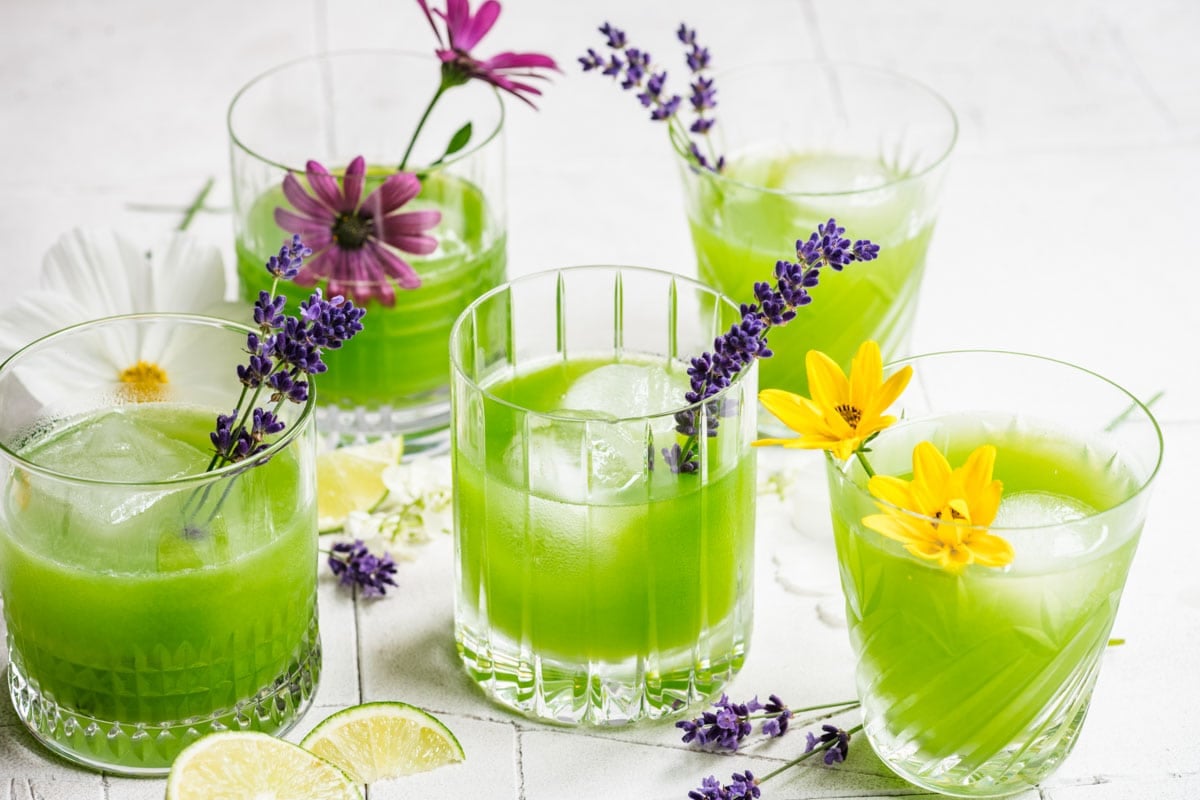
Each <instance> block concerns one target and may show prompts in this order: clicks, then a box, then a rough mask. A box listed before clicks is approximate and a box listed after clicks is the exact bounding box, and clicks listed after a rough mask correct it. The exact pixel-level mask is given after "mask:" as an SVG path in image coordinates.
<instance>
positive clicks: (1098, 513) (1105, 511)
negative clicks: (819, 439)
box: [825, 348, 1163, 535]
mask: <svg viewBox="0 0 1200 800" xmlns="http://www.w3.org/2000/svg"><path fill="white" fill-rule="evenodd" d="M971 355H984V356H1001V357H1013V358H1019V359H1032V360H1035V361H1040V362H1043V363H1046V364H1053V365H1056V366H1059V367H1065V368H1067V369H1069V370H1072V371H1074V372H1077V373H1082V374H1083V375H1086V376H1090V377H1091V378H1095V379H1097V380H1099V381H1101V382H1102V383H1105V384H1107V385H1108V386H1110V387H1111V388H1113V389H1116V390H1117V392H1119V393H1120V394H1122V395H1124V396H1125V397H1126V398H1127V399H1128V400H1129V406H1130V409H1131V410H1132V411H1137V410H1139V409H1140V410H1141V412H1142V413H1143V414H1144V415H1145V417H1146V419H1147V420H1149V421H1150V425H1151V429H1152V431H1153V434H1154V437H1155V441H1156V443H1157V446H1158V453H1157V456H1156V457H1155V460H1154V465H1153V467H1152V468H1151V469H1150V470H1149V471H1148V474H1147V476H1146V478H1145V479H1144V480H1142V481H1140V482H1139V484H1138V486H1137V487H1136V488H1135V489H1134V490H1133V491H1131V492H1130V493H1129V495H1128V496H1127V497H1125V498H1124V499H1122V500H1121V501H1120V502H1117V503H1114V504H1112V505H1110V506H1108V507H1106V508H1101V509H1096V510H1095V511H1093V512H1091V513H1089V514H1085V515H1084V516H1082V517H1077V518H1075V519H1071V520H1067V521H1064V522H1054V523H1046V524H1043V525H1019V526H1008V527H1004V526H999V525H968V524H966V523H963V522H956V521H953V520H951V521H946V520H941V519H937V518H935V517H928V516H925V515H924V514H918V513H917V512H915V511H912V510H910V509H907V508H902V507H900V506H897V505H893V504H892V503H889V502H887V501H885V500H881V499H880V498H878V497H876V496H875V495H873V494H871V493H870V492H869V491H868V490H867V488H866V486H859V485H858V484H857V483H855V482H854V481H852V480H850V479H849V478H848V476H847V475H846V473H845V467H846V465H848V464H850V463H852V461H851V459H846V461H844V462H839V461H838V460H837V459H836V458H834V457H833V453H831V452H829V451H828V450H826V451H825V462H826V464H829V465H832V468H833V472H834V473H835V474H836V475H837V479H838V481H839V483H841V484H842V485H845V486H848V487H849V490H850V491H852V492H854V493H856V494H857V495H858V496H859V497H861V498H866V499H867V500H869V501H870V502H872V503H875V504H877V505H880V506H886V507H887V508H888V509H892V510H896V511H899V512H901V513H903V514H904V515H905V516H906V517H909V518H912V519H916V520H921V521H923V522H936V523H937V524H939V525H953V526H954V527H955V528H961V529H963V530H974V531H981V532H996V531H1002V532H1007V533H1009V534H1017V535H1022V534H1025V533H1028V532H1030V531H1045V530H1050V529H1055V528H1062V527H1064V526H1074V525H1081V524H1086V523H1087V522H1089V521H1091V520H1095V519H1098V518H1100V517H1103V516H1105V515H1109V514H1114V513H1116V512H1118V511H1120V510H1122V509H1123V508H1125V507H1126V506H1127V505H1129V504H1131V503H1133V502H1135V501H1136V500H1138V499H1139V498H1140V497H1142V496H1143V495H1144V494H1145V493H1146V492H1147V491H1149V489H1150V486H1151V485H1152V484H1153V483H1154V479H1155V478H1156V477H1157V476H1158V472H1159V470H1160V469H1161V468H1162V461H1163V434H1162V427H1161V426H1160V425H1159V424H1158V420H1157V419H1155V417H1154V414H1152V413H1151V412H1150V409H1149V407H1147V406H1146V404H1145V403H1143V402H1142V401H1141V400H1140V399H1139V398H1138V397H1136V396H1135V395H1134V394H1133V393H1132V392H1130V391H1129V390H1128V389H1126V388H1125V387H1123V386H1121V385H1120V384H1118V383H1117V382H1116V381H1113V380H1112V379H1110V378H1106V377H1104V376H1103V375H1101V374H1099V373H1098V372H1095V371H1093V370H1090V369H1088V368H1086V367H1081V366H1079V365H1078V364H1072V363H1071V362H1069V361H1064V360H1062V359H1058V358H1052V357H1050V356H1042V355H1037V354H1034V353H1022V352H1019V351H1016V350H999V349H988V348H971V349H965V350H938V351H934V352H929V353H921V354H920V355H914V356H906V357H904V358H899V359H896V360H894V361H889V362H888V363H887V364H884V366H883V369H884V372H885V373H886V372H887V371H888V370H892V371H894V370H895V369H897V368H899V367H903V366H909V365H912V366H914V373H915V364H914V362H918V361H923V360H927V359H931V358H938V357H941V356H971ZM893 405H894V404H893ZM911 421H919V420H911ZM885 430H886V429H885Z"/></svg>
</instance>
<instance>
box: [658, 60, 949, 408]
mask: <svg viewBox="0 0 1200 800" xmlns="http://www.w3.org/2000/svg"><path fill="white" fill-rule="evenodd" d="M714 80H715V85H716V86H717V87H718V92H719V94H718V96H719V98H720V104H719V106H718V110H717V112H716V118H717V125H716V127H715V128H714V129H713V132H712V139H713V142H712V149H713V150H714V151H715V152H717V153H722V154H724V156H725V158H726V166H725V168H724V169H723V171H722V172H721V173H719V174H716V173H713V172H710V171H708V170H703V169H697V168H695V166H694V164H693V162H692V161H691V159H690V157H689V156H688V147H689V142H688V141H685V140H684V139H683V138H682V136H681V135H679V134H678V133H677V134H676V135H675V146H676V150H677V152H678V156H679V161H680V172H681V175H682V177H683V185H684V196H685V209H686V212H687V218H688V224H689V226H690V228H691V233H692V242H693V245H694V247H695V251H696V262H697V267H698V272H699V276H700V279H701V280H703V281H705V282H707V283H709V284H711V285H712V286H714V287H716V288H717V289H719V290H720V291H721V292H723V293H724V294H726V295H728V296H730V297H752V296H753V289H754V284H755V282H756V281H761V280H763V275H764V274H766V273H767V272H768V271H769V270H771V269H772V267H773V266H774V264H775V263H776V262H777V261H778V260H780V259H784V260H795V251H794V244H795V237H796V235H797V232H799V231H812V230H816V228H817V225H819V224H821V223H824V222H826V221H827V220H828V219H830V218H831V217H834V218H836V219H837V221H838V224H840V225H842V226H844V227H845V228H846V229H847V230H849V231H853V232H854V235H856V236H858V237H861V238H864V239H869V240H871V241H872V242H874V243H875V244H877V245H879V246H880V252H879V258H878V259H877V260H874V261H871V262H869V263H863V264H852V265H850V266H848V267H847V268H846V269H845V271H844V272H842V273H840V274H837V275H836V276H835V275H833V274H832V273H829V272H828V271H827V272H826V274H824V275H823V276H822V280H821V284H820V286H819V287H818V288H816V289H815V290H814V291H813V293H812V295H813V302H812V305H810V306H806V307H804V308H803V309H802V310H801V311H800V313H799V314H798V315H797V317H796V319H795V320H794V321H793V322H792V323H790V324H789V325H788V326H787V327H786V328H783V329H780V330H777V331H773V332H772V333H771V349H772V350H773V351H774V352H775V357H774V358H771V359H768V360H767V361H765V362H763V364H762V367H761V369H762V377H761V382H762V386H763V388H779V389H786V390H788V391H791V392H796V393H798V394H802V395H805V396H807V395H808V380H807V376H806V374H805V369H804V356H805V353H806V352H807V351H808V350H810V349H812V350H819V351H821V352H823V353H825V354H827V355H828V356H830V357H831V358H832V359H833V360H834V361H835V362H837V363H838V364H839V365H840V366H841V367H842V368H843V369H846V368H848V367H849V365H850V359H851V357H852V356H853V355H854V351H855V350H856V349H857V348H858V345H859V344H860V343H862V342H863V341H865V340H868V339H872V340H875V341H876V342H878V343H879V346H880V349H881V351H882V353H883V357H884V359H885V361H886V360H891V359H892V358H895V357H898V356H900V355H903V354H904V353H905V352H906V351H907V349H908V344H909V337H910V333H911V328H912V322H913V319H914V315H915V312H916V301H917V295H918V291H919V289H920V285H921V278H922V276H923V275H924V271H925V254H926V250H927V249H928V247H929V241H930V238H931V236H932V233H933V227H934V223H935V221H936V217H937V201H938V195H939V194H940V191H941V186H942V181H943V178H944V175H945V168H946V164H947V162H948V160H949V156H950V152H951V150H952V149H953V147H954V141H955V138H956V135H957V123H956V121H955V118H954V113H953V112H952V111H951V110H950V108H949V106H948V105H947V104H946V103H945V101H944V100H942V98H940V97H939V96H938V95H936V94H935V93H933V92H932V91H930V90H929V89H927V88H925V87H924V86H922V85H920V84H918V83H916V82H915V81H912V80H909V79H907V78H905V77H903V76H900V75H896V74H893V73H890V72H887V71H885V70H879V69H874V68H869V67H859V66H854V65H849V64H831V63H815V62H790V61H789V62H777V63H771V64H760V65H753V66H746V67H742V68H739V69H734V70H730V71H728V72H726V73H722V74H720V75H717V76H716V77H715V79H714ZM764 98H771V100H770V101H764ZM706 147H707V145H705V146H704V147H702V148H701V149H705V148H706Z"/></svg>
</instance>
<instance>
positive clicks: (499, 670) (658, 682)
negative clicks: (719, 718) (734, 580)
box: [455, 621, 749, 725]
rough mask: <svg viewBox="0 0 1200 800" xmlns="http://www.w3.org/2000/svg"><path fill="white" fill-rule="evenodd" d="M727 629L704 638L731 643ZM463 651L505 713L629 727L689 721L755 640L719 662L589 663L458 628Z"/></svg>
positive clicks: (693, 658)
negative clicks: (690, 711)
mask: <svg viewBox="0 0 1200 800" xmlns="http://www.w3.org/2000/svg"><path fill="white" fill-rule="evenodd" d="M730 622H732V621H730ZM722 627H724V628H726V630H724V631H721V632H720V633H717V632H716V631H714V632H710V634H709V635H708V636H707V637H704V638H705V639H707V640H710V641H711V640H714V639H715V640H717V641H730V640H731V639H730V637H731V635H732V634H733V633H735V632H734V631H732V628H733V625H732V624H727V625H724V626H722ZM455 644H456V645H457V648H458V653H459V656H460V657H461V658H462V662H463V666H464V667H466V670H467V674H468V675H469V676H470V677H471V679H472V680H473V681H475V683H476V684H478V685H479V687H480V688H481V689H483V692H484V694H486V695H487V696H488V697H489V698H491V699H492V700H494V701H495V702H497V703H499V704H500V705H502V706H506V707H508V708H510V709H512V710H514V711H516V712H518V713H520V714H524V715H525V716H527V717H531V718H534V719H537V720H541V721H543V722H558V723H562V724H565V725H625V724H628V723H631V722H637V721H639V720H652V719H661V718H663V717H668V716H671V715H676V714H681V713H682V712H683V711H685V710H686V709H687V708H688V707H689V706H691V705H693V704H695V703H697V702H699V701H701V700H708V699H710V698H712V697H714V696H715V695H716V694H717V693H718V692H719V691H720V690H721V688H722V687H723V686H725V684H727V683H728V682H729V681H730V680H732V678H733V676H734V675H736V674H737V672H738V670H740V669H741V668H742V664H743V663H745V660H746V651H747V648H748V644H749V637H748V635H747V636H742V635H736V636H732V644H731V645H730V646H729V647H727V648H723V652H722V653H721V654H720V655H719V656H717V657H714V658H698V657H697V649H696V648H686V649H681V650H678V651H674V652H667V653H659V654H655V655H653V656H645V655H642V656H637V657H634V658H629V659H626V660H624V661H619V662H609V661H593V662H591V663H582V664H581V663H578V662H564V661H560V660H556V659H554V658H552V657H544V656H540V655H537V654H536V653H532V652H530V651H529V649H528V648H524V649H523V648H522V647H521V646H520V645H519V644H518V643H517V642H515V641H513V640H511V639H508V638H506V637H502V636H499V635H497V634H495V633H494V632H493V633H492V634H491V635H490V636H489V635H480V634H478V633H476V632H474V631H472V630H471V629H469V628H467V627H466V626H463V625H458V626H456V628H455Z"/></svg>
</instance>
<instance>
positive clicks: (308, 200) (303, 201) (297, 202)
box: [283, 172, 334, 225]
mask: <svg viewBox="0 0 1200 800" xmlns="http://www.w3.org/2000/svg"><path fill="white" fill-rule="evenodd" d="M283 196H284V197H286V198H287V201H288V202H289V203H291V204H292V207H294V208H295V209H296V210H297V211H299V212H300V213H301V214H305V215H307V216H309V217H312V218H313V219H318V220H328V221H329V224H331V225H332V224H333V220H334V214H333V210H332V209H329V208H326V207H325V206H323V205H321V203H320V202H318V201H317V200H316V198H314V197H312V196H311V195H310V194H309V193H308V192H306V191H304V187H303V186H301V185H300V181H299V179H297V178H296V176H295V175H293V174H292V173H290V172H289V173H288V174H287V176H286V177H284V179H283Z"/></svg>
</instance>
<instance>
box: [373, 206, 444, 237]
mask: <svg viewBox="0 0 1200 800" xmlns="http://www.w3.org/2000/svg"><path fill="white" fill-rule="evenodd" d="M441 221H442V212H440V211H434V210H433V209H426V210H424V211H402V212H400V213H398V214H392V215H390V216H386V217H384V218H383V220H382V224H380V225H379V226H378V230H379V232H380V234H381V235H380V238H381V239H385V240H386V239H388V238H390V237H392V236H413V235H417V234H422V233H425V232H426V231H428V230H430V229H431V228H435V227H437V224H438V223H439V222H441Z"/></svg>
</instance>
